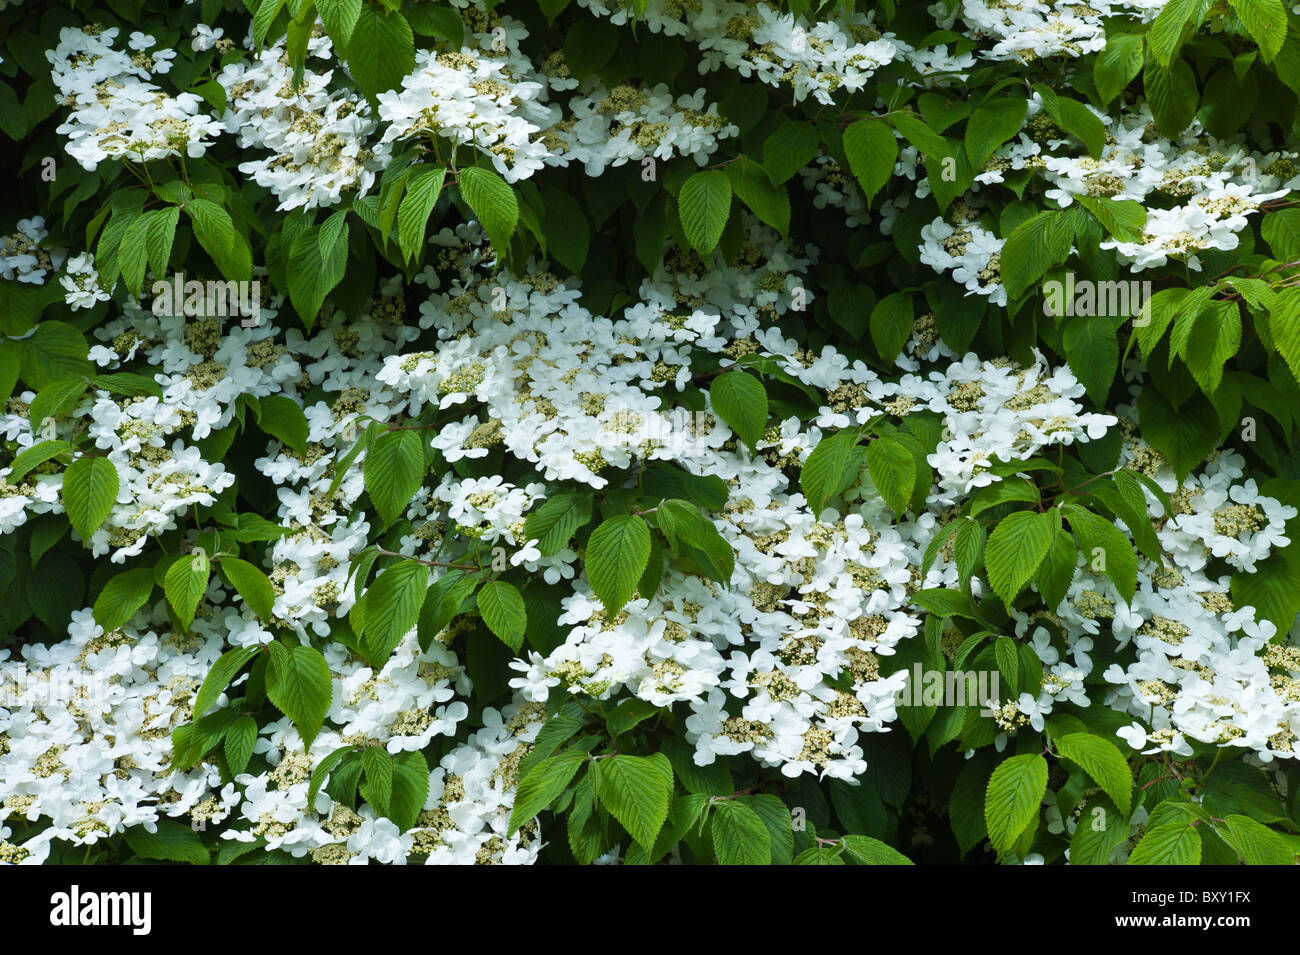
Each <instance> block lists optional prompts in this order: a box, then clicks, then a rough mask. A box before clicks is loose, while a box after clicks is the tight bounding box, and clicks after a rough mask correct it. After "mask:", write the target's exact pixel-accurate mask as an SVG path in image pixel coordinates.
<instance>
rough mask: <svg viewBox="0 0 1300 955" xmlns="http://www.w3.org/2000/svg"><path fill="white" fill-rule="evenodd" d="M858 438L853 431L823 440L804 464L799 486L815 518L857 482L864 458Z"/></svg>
mask: <svg viewBox="0 0 1300 955" xmlns="http://www.w3.org/2000/svg"><path fill="white" fill-rule="evenodd" d="M859 437H860V435H859V432H858V431H857V429H855V428H845V429H843V430H841V431H837V432H835V433H834V434H832V435H830V436H829V437H823V438H822V439H821V441H819V442H818V443H817V446H816V447H815V448H813V449H812V452H811V453H810V454H809V455H808V458H807V460H806V461H804V465H803V471H802V473H801V474H800V476H799V483H800V486H801V488H802V490H803V494H804V498H805V499H806V500H807V501H808V507H809V509H810V510H811V511H812V512H813V513H814V514H820V513H821V512H822V511H823V510H824V509H825V508H826V505H827V503H828V502H829V501H830V500H831V498H833V497H835V496H837V495H839V494H840V493H842V492H843V491H845V490H847V489H848V488H849V487H851V486H852V485H853V483H854V482H855V481H856V480H857V478H858V472H859V471H860V470H861V469H862V464H863V461H864V460H865V458H866V451H865V450H864V449H861V448H859V447H858V438H859Z"/></svg>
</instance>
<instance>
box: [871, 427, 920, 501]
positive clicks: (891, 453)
mask: <svg viewBox="0 0 1300 955" xmlns="http://www.w3.org/2000/svg"><path fill="white" fill-rule="evenodd" d="M867 473H868V474H870V475H871V482H872V483H873V484H875V485H876V490H878V491H879V492H880V496H881V497H882V498H884V499H885V503H886V504H888V505H889V509H890V510H891V511H893V512H894V513H895V514H897V515H902V514H904V513H906V511H907V507H908V502H909V501H910V500H911V498H912V489H913V487H914V486H915V483H916V468H915V467H914V466H913V462H912V452H911V451H909V450H908V449H907V448H906V447H904V446H903V445H902V444H900V443H899V442H898V441H895V440H894V439H893V438H884V437H882V438H877V439H876V440H875V441H872V442H871V443H870V444H869V445H867Z"/></svg>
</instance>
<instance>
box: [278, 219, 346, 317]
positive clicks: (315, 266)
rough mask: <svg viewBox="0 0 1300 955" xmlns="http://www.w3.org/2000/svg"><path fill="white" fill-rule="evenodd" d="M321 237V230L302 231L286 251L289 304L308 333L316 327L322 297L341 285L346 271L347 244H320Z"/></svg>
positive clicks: (335, 242) (313, 228)
mask: <svg viewBox="0 0 1300 955" xmlns="http://www.w3.org/2000/svg"><path fill="white" fill-rule="evenodd" d="M323 235H324V227H323V226H312V227H311V228H309V229H304V230H303V231H302V232H301V233H300V234H299V235H298V236H297V237H296V238H295V239H294V240H293V245H292V246H291V247H290V249H289V264H288V284H289V301H290V302H291V303H293V308H294V311H296V312H297V313H298V317H299V318H300V319H302V322H303V324H304V325H305V326H306V327H307V329H308V330H310V329H311V328H312V327H313V326H314V325H315V323H316V316H317V314H318V313H319V312H320V309H321V305H323V304H324V303H325V296H327V295H329V293H330V292H331V291H333V289H334V288H335V286H337V285H338V284H339V283H340V282H341V281H343V274H344V272H345V271H346V269H347V248H346V243H344V244H343V245H342V246H340V244H339V243H338V242H337V241H334V242H329V243H325V244H323V243H322V238H323ZM326 250H328V251H329V252H330V255H329V257H328V258H327V257H326V256H325V255H324V252H325V251H326Z"/></svg>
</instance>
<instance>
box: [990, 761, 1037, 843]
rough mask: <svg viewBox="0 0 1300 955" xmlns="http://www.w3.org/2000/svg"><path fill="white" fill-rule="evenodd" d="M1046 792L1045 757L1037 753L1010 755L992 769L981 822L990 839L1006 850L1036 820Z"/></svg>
mask: <svg viewBox="0 0 1300 955" xmlns="http://www.w3.org/2000/svg"><path fill="white" fill-rule="evenodd" d="M1046 791H1047V760H1045V759H1043V757H1042V756H1039V755H1037V754H1027V755H1024V756H1012V757H1010V758H1008V759H1006V760H1004V761H1003V762H1002V763H1000V764H999V765H998V767H997V769H995V770H993V775H992V776H991V777H990V778H989V784H988V788H987V789H986V790H985V793H984V821H985V823H986V824H987V826H988V832H989V841H990V842H992V843H993V848H994V849H996V850H997V851H998V852H1006V851H1007V850H1008V849H1010V848H1011V847H1012V845H1013V844H1015V842H1016V839H1017V838H1018V837H1019V836H1020V834H1021V833H1022V832H1024V831H1025V829H1026V828H1027V827H1029V826H1030V825H1031V824H1032V823H1034V822H1035V821H1036V820H1037V819H1038V808H1039V805H1040V804H1041V803H1042V801H1043V794H1044V793H1045V792H1046Z"/></svg>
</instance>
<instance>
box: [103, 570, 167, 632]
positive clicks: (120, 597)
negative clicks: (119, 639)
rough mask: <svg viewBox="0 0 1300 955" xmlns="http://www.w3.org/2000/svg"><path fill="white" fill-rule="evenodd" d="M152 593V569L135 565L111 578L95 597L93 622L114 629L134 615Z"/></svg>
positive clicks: (105, 628) (107, 628)
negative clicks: (133, 567)
mask: <svg viewBox="0 0 1300 955" xmlns="http://www.w3.org/2000/svg"><path fill="white" fill-rule="evenodd" d="M152 593H153V571H152V570H150V569H149V568H148V567H137V568H136V569H135V570H128V571H126V572H125V573H121V574H118V575H117V576H116V577H114V578H112V579H111V580H110V581H109V582H108V583H107V584H105V585H104V589H103V590H101V591H100V592H99V596H98V597H96V598H95V606H94V610H93V612H94V615H95V623H97V624H99V625H100V626H101V627H103V628H104V630H106V631H108V630H116V629H118V628H119V627H121V626H122V625H123V624H125V623H126V622H127V621H128V620H130V619H131V618H132V617H134V616H135V613H136V611H137V610H139V609H140V608H141V607H143V606H144V604H145V601H147V600H148V599H149V595H150V594H152Z"/></svg>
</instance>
